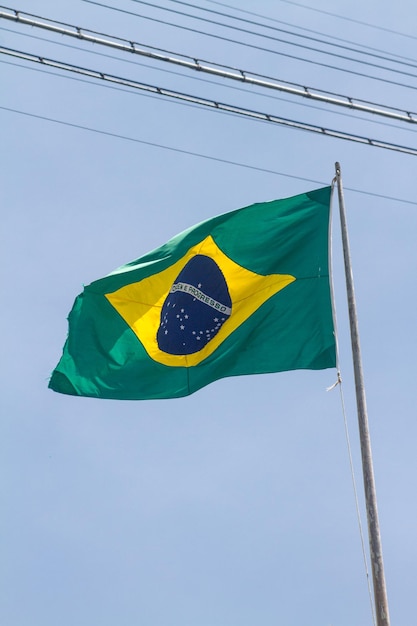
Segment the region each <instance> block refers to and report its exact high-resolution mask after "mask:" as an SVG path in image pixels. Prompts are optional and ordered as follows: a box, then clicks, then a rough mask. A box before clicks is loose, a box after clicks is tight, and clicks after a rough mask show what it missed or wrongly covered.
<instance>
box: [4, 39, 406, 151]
mask: <svg viewBox="0 0 417 626" xmlns="http://www.w3.org/2000/svg"><path fill="white" fill-rule="evenodd" d="M0 54H6V55H9V56H12V57H15V58H20V59H23V60H25V61H31V62H34V63H40V64H41V65H45V66H48V67H54V68H55V69H60V70H64V71H68V72H74V73H76V74H80V75H83V76H88V77H89V78H94V79H99V80H103V81H108V82H110V83H113V84H117V85H122V86H125V87H131V88H133V89H140V90H143V91H145V92H148V93H154V94H156V95H160V96H164V97H168V98H175V99H178V100H181V101H184V102H192V103H194V104H197V105H200V106H203V107H208V108H210V109H214V110H218V111H226V112H228V113H234V114H236V115H241V116H242V117H244V118H248V119H255V120H259V121H264V122H270V123H272V124H277V125H279V126H286V127H288V128H295V129H298V130H305V131H308V132H312V133H316V134H320V135H325V136H326V137H334V138H336V139H344V140H346V141H352V142H354V143H361V144H366V145H369V146H374V147H376V148H382V149H385V150H392V151H394V152H401V153H403V154H409V155H413V156H417V148H412V147H408V146H401V145H398V144H393V143H390V142H386V141H382V140H380V139H372V138H368V137H363V136H361V135H355V134H352V133H346V132H343V131H339V130H334V129H331V128H324V127H322V126H316V125H315V124H307V123H305V122H299V121H296V120H290V119H287V118H283V117H278V116H276V115H272V114H270V113H264V112H261V111H255V110H252V109H246V108H243V107H239V106H236V105H232V104H227V103H224V102H219V101H216V100H210V99H208V98H202V97H198V96H193V95H190V94H186V93H181V92H178V91H174V90H171V89H165V88H163V87H157V86H155V85H149V84H146V83H140V82H138V81H134V80H130V79H125V78H122V77H120V76H115V75H112V74H105V73H104V72H101V71H97V70H92V69H87V68H82V67H80V66H78V65H72V64H69V63H62V62H60V61H56V60H53V59H48V58H46V57H42V56H39V55H33V54H29V53H25V52H21V51H19V50H12V49H10V48H4V47H0Z"/></svg>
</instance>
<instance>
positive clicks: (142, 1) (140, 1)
mask: <svg viewBox="0 0 417 626" xmlns="http://www.w3.org/2000/svg"><path fill="white" fill-rule="evenodd" d="M82 1H83V2H89V0H82ZM131 1H132V2H136V3H137V4H143V5H145V6H149V7H152V8H156V9H160V10H161V11H168V12H170V13H174V14H176V15H182V16H184V17H191V18H192V19H195V20H200V21H203V22H206V23H208V24H214V25H216V26H222V27H224V28H231V29H233V30H237V31H239V32H243V33H246V34H250V35H256V36H257V37H263V38H264V39H270V40H271V41H278V42H280V43H286V44H288V45H290V46H297V47H301V48H304V49H306V50H310V51H313V52H319V53H320V54H326V55H331V56H332V57H337V58H339V59H343V60H345V61H352V62H354V63H361V64H363V65H369V66H371V67H376V68H378V69H383V70H386V71H396V70H393V69H392V68H387V67H383V66H381V65H376V64H373V63H370V62H369V61H361V60H359V59H352V58H351V57H346V56H345V55H341V54H337V53H335V52H332V51H328V50H319V49H317V48H312V47H311V46H306V45H304V44H300V43H295V42H292V41H288V40H285V39H279V38H277V37H272V36H269V35H265V34H262V33H256V32H253V31H250V30H247V29H245V28H241V27H238V26H231V25H229V24H224V23H222V22H217V21H215V20H210V19H207V18H203V17H200V16H198V15H192V14H190V13H185V12H183V11H178V10H175V9H170V8H168V7H162V6H159V5H157V4H155V3H154V2H153V3H151V2H147V1H146V0H131ZM171 2H175V3H176V4H181V5H185V6H188V7H192V8H194V9H198V10H199V11H206V12H209V13H214V14H216V15H221V16H222V17H227V18H229V19H234V20H239V21H241V22H245V23H248V24H253V25H255V26H261V27H262V28H266V29H269V30H273V31H275V32H280V33H284V34H286V35H290V36H292V37H298V38H300V39H307V40H309V41H314V42H316V43H321V44H324V45H326V46H333V47H334V48H339V49H342V50H348V51H349V52H355V53H357V54H361V55H366V57H367V58H368V57H374V58H376V59H381V60H384V61H389V62H391V63H397V64H399V65H407V66H409V67H413V68H414V69H416V68H417V65H416V63H415V62H412V63H405V62H404V61H399V60H396V59H392V58H389V57H387V56H384V55H381V54H376V53H372V52H369V51H365V50H359V49H357V48H352V47H351V46H345V45H341V44H340V43H333V42H330V41H324V40H323V39H319V38H317V37H312V36H311V35H302V34H300V33H295V32H293V31H289V30H286V29H284V28H277V27H276V26H269V25H268V24H262V23H261V22H255V21H254V20H249V19H245V18H240V17H236V16H234V15H230V13H224V12H223V11H213V10H212V9H207V8H203V7H198V6H197V5H195V4H191V3H189V2H183V1H182V0H171ZM405 74H406V75H408V74H407V73H405ZM411 76H414V77H415V75H414V74H411Z"/></svg>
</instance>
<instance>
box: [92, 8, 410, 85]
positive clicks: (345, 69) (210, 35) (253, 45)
mask: <svg viewBox="0 0 417 626" xmlns="http://www.w3.org/2000/svg"><path fill="white" fill-rule="evenodd" d="M82 1H83V2H87V3H88V4H94V5H96V6H100V7H102V8H105V9H110V10H112V11H118V12H119V13H124V14H126V15H132V16H134V17H140V18H142V19H144V20H149V21H151V22H156V23H158V24H164V25H165V26H172V27H174V28H179V29H181V30H186V31H188V32H191V33H196V34H199V35H204V36H206V37H212V38H214V39H219V40H220V41H226V42H228V43H233V44H236V45H239V46H244V47H245V48H251V49H253V50H260V51H261V52H268V53H270V54H275V55H278V56H282V57H286V58H287V59H293V60H296V61H302V62H304V63H310V64H312V65H317V66H319V67H325V68H327V69H331V70H336V71H338V72H344V73H347V74H352V75H354V76H361V77H362V78H368V79H370V80H376V81H379V82H383V83H387V84H390V85H396V86H398V87H404V88H406V89H416V87H414V86H410V85H408V84H406V83H400V82H398V81H394V80H388V79H386V78H379V77H377V76H371V75H370V74H364V73H363V72H358V71H356V70H350V69H347V68H342V67H339V66H337V65H330V64H329V63H323V62H320V61H314V60H312V59H306V58H304V57H298V56H296V55H294V54H289V53H287V52H282V51H277V50H272V49H271V48H265V47H263V46H257V45H255V44H251V43H247V42H242V41H239V40H237V39H231V38H230V37H223V36H222V35H216V34H214V33H207V32H205V31H202V30H198V29H196V28H191V27H189V26H183V25H180V24H173V23H172V22H168V21H167V20H161V19H158V18H156V17H150V16H148V15H142V14H140V13H135V12H134V11H128V10H127V9H120V8H118V7H114V6H110V5H108V4H103V3H101V2H97V1H95V0H82ZM371 65H372V64H371ZM383 69H385V70H387V71H395V70H390V69H389V68H383ZM400 73H402V74H406V75H409V76H411V77H414V78H417V76H416V75H415V74H407V73H406V72H400Z"/></svg>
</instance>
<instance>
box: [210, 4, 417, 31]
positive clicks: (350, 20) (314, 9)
mask: <svg viewBox="0 0 417 626" xmlns="http://www.w3.org/2000/svg"><path fill="white" fill-rule="evenodd" d="M210 1H212V0H207V2H210ZM280 2H285V3H286V4H293V5H294V6H296V7H301V8H302V9H308V10H309V11H316V13H322V14H323V15H330V16H331V17H335V18H337V19H339V20H346V21H347V22H353V23H354V24H360V25H361V26H367V27H368V28H374V29H376V30H382V31H384V32H385V33H391V34H393V35H399V36H400V37H408V38H409V39H417V37H416V36H415V35H408V34H407V33H401V32H400V31H398V30H393V29H392V28H385V27H384V26H378V25H377V24H370V23H369V22H363V21H362V20H357V19H355V18H353V17H347V16H346V15H340V14H339V13H331V12H330V11H324V10H323V9H317V8H316V7H310V6H308V5H306V4H301V3H300V2H293V1H292V0H280ZM214 4H220V3H219V2H215V3H214Z"/></svg>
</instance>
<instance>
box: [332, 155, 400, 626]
mask: <svg viewBox="0 0 417 626" xmlns="http://www.w3.org/2000/svg"><path fill="white" fill-rule="evenodd" d="M335 165H336V181H337V190H338V196H339V211H340V224H341V229H342V244H343V256H344V261H345V274H346V290H347V297H348V308H349V320H350V335H351V342H352V354H353V369H354V375H355V388H356V404H357V410H358V422H359V435H360V443H361V454H362V471H363V482H364V487H365V500H366V513H367V518H368V535H369V548H370V553H371V562H372V580H373V587H374V597H375V611H376V621H377V626H390V618H389V610H388V598H387V590H386V585H385V574H384V563H383V559H382V545H381V535H380V531H379V522H378V509H377V502H376V490H375V479H374V470H373V464H372V451H371V439H370V436H369V425H368V413H367V409H366V398H365V386H364V380H363V371H362V360H361V353H360V346H359V330H358V319H357V315H356V301H355V292H354V286H353V274H352V266H351V260H350V248H349V239H348V233H347V225H346V214H345V203H344V197H343V185H342V176H341V170H340V164H339V163H336V164H335Z"/></svg>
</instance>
